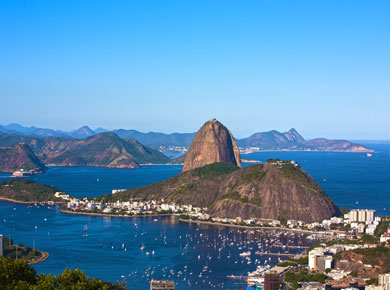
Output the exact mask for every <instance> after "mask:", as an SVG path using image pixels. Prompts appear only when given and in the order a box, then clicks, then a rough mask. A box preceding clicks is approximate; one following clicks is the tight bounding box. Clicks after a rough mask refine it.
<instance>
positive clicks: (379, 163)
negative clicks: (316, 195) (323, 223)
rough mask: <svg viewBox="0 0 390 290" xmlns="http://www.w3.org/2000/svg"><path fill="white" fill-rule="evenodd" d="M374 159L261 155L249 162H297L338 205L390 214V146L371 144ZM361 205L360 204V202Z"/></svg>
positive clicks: (254, 155) (330, 154) (253, 155)
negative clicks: (276, 160) (268, 160)
mask: <svg viewBox="0 0 390 290" xmlns="http://www.w3.org/2000/svg"><path fill="white" fill-rule="evenodd" d="M367 146H368V147H370V148H372V149H374V150H375V151H376V152H375V153H373V157H371V158H368V157H367V155H366V154H364V153H340V152H299V151H297V152H280V151H279V152H258V153H251V154H247V155H244V156H245V158H247V159H255V160H261V161H266V160H267V159H269V158H279V159H282V160H286V159H287V160H295V161H297V162H298V163H299V164H300V166H301V167H302V168H303V169H305V170H306V171H307V172H308V173H309V174H310V175H311V176H312V177H313V178H314V180H316V181H317V182H318V183H319V185H320V186H321V187H322V188H323V189H324V191H325V192H326V193H327V194H328V195H329V196H330V197H331V198H332V199H333V200H334V201H335V203H336V204H337V205H338V206H344V207H347V208H349V209H353V208H370V209H375V210H376V211H377V213H378V214H380V215H390V144H368V145H367ZM357 202H358V203H357Z"/></svg>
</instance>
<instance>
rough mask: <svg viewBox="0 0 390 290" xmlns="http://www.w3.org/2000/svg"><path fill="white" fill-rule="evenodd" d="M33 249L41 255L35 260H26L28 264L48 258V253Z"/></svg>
mask: <svg viewBox="0 0 390 290" xmlns="http://www.w3.org/2000/svg"><path fill="white" fill-rule="evenodd" d="M35 251H37V252H38V253H39V254H40V255H41V256H40V257H39V258H38V259H37V260H33V261H28V264H29V265H34V264H38V263H42V262H44V261H46V260H47V259H48V258H49V253H47V252H43V251H41V250H35Z"/></svg>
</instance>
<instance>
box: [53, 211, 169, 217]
mask: <svg viewBox="0 0 390 290" xmlns="http://www.w3.org/2000/svg"><path fill="white" fill-rule="evenodd" d="M60 211H61V212H62V213H67V214H78V215H88V216H102V217H117V218H139V217H159V216H176V214H173V213H164V214H148V215H119V214H108V213H94V212H80V211H72V210H66V209H61V210H60Z"/></svg>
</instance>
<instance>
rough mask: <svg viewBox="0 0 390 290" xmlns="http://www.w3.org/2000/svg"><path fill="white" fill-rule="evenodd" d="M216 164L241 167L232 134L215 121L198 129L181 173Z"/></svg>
mask: <svg viewBox="0 0 390 290" xmlns="http://www.w3.org/2000/svg"><path fill="white" fill-rule="evenodd" d="M216 162H229V163H231V164H233V165H235V166H238V167H241V160H240V150H239V149H238V146H237V143H236V141H235V140H234V138H233V135H232V133H230V131H229V130H228V128H226V127H225V126H224V125H222V123H220V122H218V121H217V120H216V119H213V120H210V121H208V122H206V123H204V125H203V126H202V127H201V128H200V129H199V131H198V132H197V133H196V135H195V138H194V140H193V141H192V143H191V146H190V149H189V150H188V152H187V154H186V157H185V160H184V164H183V172H184V171H188V170H191V169H194V168H198V167H202V166H204V165H207V164H212V163H216Z"/></svg>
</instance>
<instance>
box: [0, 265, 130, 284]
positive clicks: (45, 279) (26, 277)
mask: <svg viewBox="0 0 390 290" xmlns="http://www.w3.org/2000/svg"><path fill="white" fill-rule="evenodd" d="M0 285H1V289H4V290H19V289H20V290H24V289H32V290H57V289H58V290H60V289H61V290H63V289H69V290H125V289H126V285H124V284H121V283H119V282H117V283H115V284H113V283H110V282H104V281H102V280H99V279H96V278H92V279H91V278H89V277H88V276H86V275H85V274H84V272H82V271H80V270H79V269H76V270H73V271H71V270H70V269H68V268H67V269H65V271H64V272H62V274H60V275H54V276H52V275H50V274H49V275H46V274H39V275H37V274H36V272H35V270H34V269H33V268H31V267H30V266H28V264H27V261H24V260H11V259H10V258H4V257H2V258H0Z"/></svg>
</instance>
